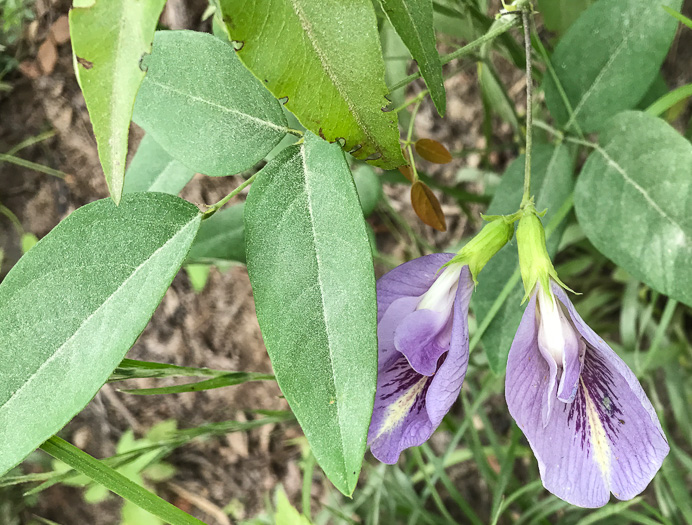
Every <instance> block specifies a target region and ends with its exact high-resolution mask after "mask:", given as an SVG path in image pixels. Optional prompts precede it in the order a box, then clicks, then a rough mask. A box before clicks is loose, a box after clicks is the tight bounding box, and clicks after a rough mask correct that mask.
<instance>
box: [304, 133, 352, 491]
mask: <svg viewBox="0 0 692 525" xmlns="http://www.w3.org/2000/svg"><path fill="white" fill-rule="evenodd" d="M300 158H301V162H302V164H303V173H305V197H306V200H307V209H308V215H309V217H310V231H311V232H312V239H313V246H314V249H315V264H316V265H317V283H318V285H319V289H320V301H321V303H322V312H324V315H323V318H324V330H325V334H326V336H327V346H328V347H329V366H330V368H331V370H332V374H331V377H332V384H333V385H334V392H335V396H337V399H336V401H335V403H334V405H335V409H336V416H337V420H338V421H339V424H338V425H337V427H338V429H339V437H340V440H341V451H342V453H341V454H340V457H341V459H342V462H343V467H344V470H343V472H344V481H345V482H346V483H347V484H348V469H347V467H346V442H345V440H344V434H343V430H342V424H343V421H342V419H341V410H340V405H341V403H340V400H339V399H338V391H337V388H336V383H335V381H334V377H335V376H336V369H335V367H334V358H333V351H332V338H331V335H330V329H329V327H330V323H329V321H328V319H327V315H326V314H327V306H326V304H325V302H324V287H323V284H322V277H321V276H322V271H321V262H320V255H319V252H318V251H317V230H316V229H315V216H314V215H313V212H312V211H313V206H312V194H311V192H310V184H309V181H308V179H309V175H310V171H309V170H308V166H307V159H306V154H305V145H303V146H302V147H301V148H300Z"/></svg>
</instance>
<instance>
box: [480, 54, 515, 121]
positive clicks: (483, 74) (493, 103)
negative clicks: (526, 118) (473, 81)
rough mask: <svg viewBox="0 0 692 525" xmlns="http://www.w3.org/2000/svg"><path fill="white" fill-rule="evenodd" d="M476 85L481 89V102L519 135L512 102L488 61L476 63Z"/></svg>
mask: <svg viewBox="0 0 692 525" xmlns="http://www.w3.org/2000/svg"><path fill="white" fill-rule="evenodd" d="M478 83H479V84H480V87H481V94H482V96H483V100H484V101H485V102H486V104H488V105H489V106H490V107H491V108H492V109H493V111H494V112H495V113H497V114H498V115H499V116H500V118H502V119H503V120H504V121H505V122H508V123H509V124H510V125H511V126H512V128H513V129H514V131H515V133H519V130H520V129H521V128H520V124H519V119H518V118H517V113H516V111H515V110H514V102H513V101H512V99H510V98H509V95H508V94H507V90H506V89H505V87H504V85H503V84H502V81H501V80H500V78H499V77H498V75H497V72H496V71H495V67H494V66H493V65H492V63H491V62H490V61H486V62H479V63H478Z"/></svg>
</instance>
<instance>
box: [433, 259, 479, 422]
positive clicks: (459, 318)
mask: <svg viewBox="0 0 692 525" xmlns="http://www.w3.org/2000/svg"><path fill="white" fill-rule="evenodd" d="M472 293H473V280H472V279H471V272H470V271H469V267H468V266H464V267H463V268H462V270H461V275H460V276H459V287H458V288H457V293H456V298H455V299H454V312H453V314H452V338H451V342H450V346H449V353H448V354H447V357H446V358H445V360H444V362H443V363H442V365H441V366H440V369H439V370H438V371H437V372H436V373H435V375H434V376H433V379H432V382H431V384H430V388H429V389H428V394H427V396H426V402H425V408H426V410H427V411H428V416H429V417H430V421H431V422H432V426H433V430H434V429H436V428H437V427H438V426H439V424H440V423H441V422H442V418H443V417H444V416H445V415H446V414H447V412H449V409H450V408H451V406H452V404H453V403H454V401H456V399H457V397H459V392H460V391H461V385H462V383H463V382H464V377H465V376H466V369H467V368H468V364H469V303H470V302H471V294H472Z"/></svg>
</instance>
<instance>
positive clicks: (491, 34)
mask: <svg viewBox="0 0 692 525" xmlns="http://www.w3.org/2000/svg"><path fill="white" fill-rule="evenodd" d="M516 26H517V22H516V20H512V21H511V22H508V23H507V24H505V25H500V26H498V27H496V28H495V29H492V30H490V31H488V32H487V33H486V34H484V35H483V36H482V37H480V38H477V39H476V40H474V41H473V42H470V43H469V44H467V45H465V46H464V47H461V48H459V49H457V50H456V51H452V52H451V53H448V54H446V55H442V56H441V57H440V63H441V64H442V65H445V64H448V63H449V62H451V61H452V60H455V59H457V58H461V57H463V56H466V55H470V54H471V53H472V52H473V51H474V50H475V49H477V48H479V47H481V46H482V45H483V44H485V43H486V42H489V41H491V40H493V39H495V38H497V37H498V36H500V35H502V34H504V33H506V32H507V31H509V30H510V29H511V28H513V27H516ZM420 77H421V72H420V70H419V71H417V72H415V73H413V74H412V75H409V76H407V77H405V78H402V79H401V80H400V81H399V82H397V83H396V84H394V85H393V86H392V87H390V88H389V92H390V93H391V92H392V91H396V90H397V89H400V88H402V87H404V86H406V85H407V84H410V83H411V82H413V81H414V80H418V79H419V78H420Z"/></svg>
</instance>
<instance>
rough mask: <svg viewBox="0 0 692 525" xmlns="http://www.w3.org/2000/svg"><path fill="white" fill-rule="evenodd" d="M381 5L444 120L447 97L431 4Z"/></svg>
mask: <svg viewBox="0 0 692 525" xmlns="http://www.w3.org/2000/svg"><path fill="white" fill-rule="evenodd" d="M380 3H381V4H382V9H384V11H385V13H387V17H388V18H389V20H390V22H391V23H392V25H393V26H394V28H395V29H396V32H397V33H398V34H399V36H401V38H402V40H403V41H404V43H405V44H406V47H407V48H408V49H409V51H410V52H411V56H412V57H413V59H414V60H415V61H416V62H417V64H418V67H419V68H420V71H421V74H422V76H423V80H425V84H426V86H428V89H429V90H430V98H432V101H433V103H434V104H435V108H436V109H437V112H438V113H439V114H440V116H444V114H445V110H446V105H447V104H446V102H447V97H446V93H445V86H444V80H443V78H442V64H441V63H440V55H439V54H438V53H437V47H436V41H435V28H434V26H433V3H432V0H380Z"/></svg>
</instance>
